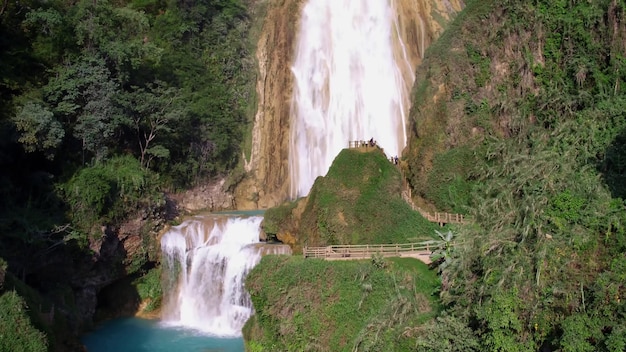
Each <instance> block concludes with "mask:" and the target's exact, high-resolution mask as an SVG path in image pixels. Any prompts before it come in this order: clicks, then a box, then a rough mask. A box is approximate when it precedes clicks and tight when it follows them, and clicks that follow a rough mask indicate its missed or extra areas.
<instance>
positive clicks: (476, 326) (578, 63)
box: [404, 0, 626, 351]
mask: <svg viewBox="0 0 626 352" xmlns="http://www.w3.org/2000/svg"><path fill="white" fill-rule="evenodd" d="M624 10H625V3H624V1H617V0H610V1H594V2H589V1H541V0H540V1H534V2H528V1H518V0H505V1H469V2H468V3H467V6H466V8H465V10H464V12H463V13H461V14H460V15H459V16H458V17H457V19H456V20H455V21H454V23H452V24H451V26H450V27H449V30H448V31H447V32H446V33H445V34H444V35H442V37H441V38H440V39H439V40H438V41H437V42H436V43H435V44H434V45H432V46H431V47H430V49H429V51H428V52H427V55H426V57H425V59H424V62H423V64H422V66H420V68H419V69H418V70H417V80H416V86H415V89H414V96H413V109H412V112H411V119H412V136H411V141H410V144H409V147H408V148H407V151H406V153H405V154H404V159H405V160H406V161H407V163H408V167H407V170H406V172H407V175H408V177H409V180H410V183H411V186H412V187H413V189H414V191H415V192H414V194H417V195H418V196H419V201H420V202H421V203H422V204H426V205H428V206H433V207H436V208H438V209H440V210H457V211H459V210H463V209H465V210H467V211H469V212H470V214H471V215H473V217H474V219H475V222H476V225H477V226H476V227H473V228H464V229H460V230H459V234H458V236H459V237H463V238H464V239H465V241H464V244H465V246H462V247H457V249H456V254H455V257H454V258H455V259H454V260H453V261H451V262H450V263H449V265H448V266H447V268H446V269H445V270H444V271H443V274H442V291H441V298H442V300H443V303H444V304H445V306H446V310H447V311H448V313H449V314H451V316H452V317H453V318H454V319H453V320H451V321H454V324H458V323H461V324H463V325H465V326H468V327H471V328H472V330H473V331H474V335H475V339H477V341H479V342H480V345H481V348H479V349H475V350H489V351H537V350H541V351H555V350H561V351H623V350H624V349H625V348H626V330H625V329H624V324H623V322H624V321H626V304H625V303H624V300H623V297H624V295H625V294H626V280H625V279H626V233H625V226H624V225H626V208H625V204H624V196H625V195H626V193H625V190H626V188H624V187H625V185H626V183H624V181H625V171H626V164H625V163H624V160H626V159H625V156H626V144H625V140H626V139H625V136H626V119H624V116H623V111H625V108H626V88H625V87H624V84H623V83H624V80H625V78H626V41H625V38H626V23H625V22H624V20H623V19H624V18H625V17H624V15H625V14H624ZM454 324H453V323H451V322H450V321H449V322H448V323H447V324H437V325H435V326H434V327H431V328H432V332H431V333H432V334H433V336H436V337H437V338H438V339H439V340H445V339H449V338H452V337H453V336H452V335H451V333H450V331H454V329H451V328H450V327H451V326H453V325H454ZM426 350H429V351H436V350H439V349H437V348H436V347H433V348H431V349H426Z"/></svg>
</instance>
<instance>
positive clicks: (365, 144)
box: [348, 141, 378, 149]
mask: <svg viewBox="0 0 626 352" xmlns="http://www.w3.org/2000/svg"><path fill="white" fill-rule="evenodd" d="M377 146H378V145H377V144H376V141H348V149H353V148H374V147H377Z"/></svg>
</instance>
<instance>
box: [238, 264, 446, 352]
mask: <svg viewBox="0 0 626 352" xmlns="http://www.w3.org/2000/svg"><path fill="white" fill-rule="evenodd" d="M437 285H438V280H437V277H436V275H435V274H434V273H433V272H432V271H429V270H428V267H427V266H426V265H425V264H423V263H421V262H419V261H418V260H416V259H410V258H403V259H402V258H397V259H394V260H384V259H382V258H373V259H372V260H370V261H367V260H365V261H358V262H356V261H347V262H346V261H336V262H332V261H323V260H319V259H303V258H302V257H295V256H294V257H287V256H265V257H263V259H262V260H261V263H260V264H259V265H257V266H256V267H255V268H254V269H253V270H252V272H251V273H250V275H249V276H248V278H247V279H246V287H247V288H248V290H249V291H250V293H251V295H252V300H253V303H254V307H255V310H256V314H255V315H254V316H253V317H252V318H251V319H250V320H249V321H248V322H247V323H246V326H245V327H244V338H245V339H246V341H247V350H250V351H255V352H261V351H412V350H413V347H414V345H415V343H416V341H417V336H418V335H419V331H417V330H413V329H411V328H410V327H411V326H415V325H418V324H421V323H423V322H425V321H427V320H430V319H431V318H432V317H433V316H434V315H436V314H437V312H438V309H439V307H438V305H437V303H436V297H433V296H432V293H433V292H434V291H435V288H436V287H437Z"/></svg>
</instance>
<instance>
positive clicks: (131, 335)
mask: <svg viewBox="0 0 626 352" xmlns="http://www.w3.org/2000/svg"><path fill="white" fill-rule="evenodd" d="M82 342H83V344H84V345H85V346H86V347H87V351H89V352H243V351H244V345H243V339H242V338H217V337H214V336H207V335H202V334H201V333H199V332H197V331H194V330H187V329H182V328H178V327H167V326H162V325H161V324H160V323H159V322H158V321H155V320H147V319H139V318H123V319H116V320H111V321H108V322H106V323H104V324H102V325H101V326H99V327H98V329H97V330H95V331H93V332H91V333H89V334H87V335H85V336H84V337H83V338H82Z"/></svg>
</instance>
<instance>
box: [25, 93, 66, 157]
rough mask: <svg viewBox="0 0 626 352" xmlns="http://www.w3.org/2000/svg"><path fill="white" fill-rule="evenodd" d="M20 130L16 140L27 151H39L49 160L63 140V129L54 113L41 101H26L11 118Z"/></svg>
mask: <svg viewBox="0 0 626 352" xmlns="http://www.w3.org/2000/svg"><path fill="white" fill-rule="evenodd" d="M13 122H14V123H15V127H16V128H17V130H18V131H19V132H20V137H19V138H18V141H19V142H20V143H22V146H23V147H24V150H26V151H27V152H29V153H32V152H35V151H40V152H43V153H45V155H46V157H47V158H48V159H50V160H52V159H54V152H55V150H56V148H57V147H58V146H59V145H60V144H61V142H62V141H63V137H64V136H65V130H63V126H62V125H61V123H60V122H59V121H57V120H56V119H55V118H54V114H53V113H52V112H51V111H50V110H49V109H48V108H47V107H46V106H44V105H43V103H41V102H28V103H26V104H25V105H24V106H23V107H22V108H21V109H20V110H19V112H18V113H17V115H16V116H15V117H14V118H13Z"/></svg>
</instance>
